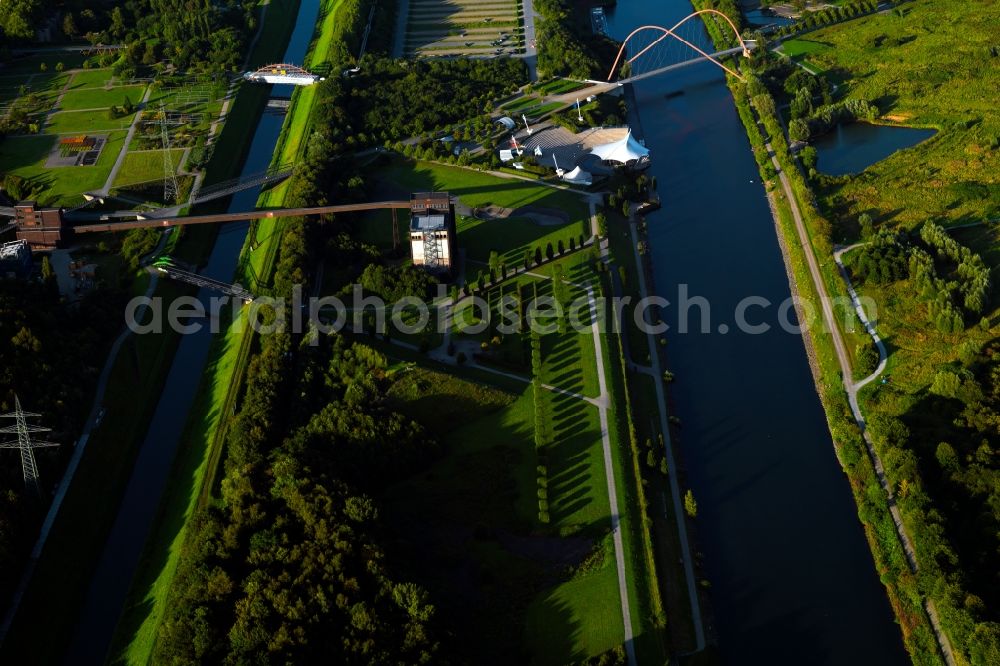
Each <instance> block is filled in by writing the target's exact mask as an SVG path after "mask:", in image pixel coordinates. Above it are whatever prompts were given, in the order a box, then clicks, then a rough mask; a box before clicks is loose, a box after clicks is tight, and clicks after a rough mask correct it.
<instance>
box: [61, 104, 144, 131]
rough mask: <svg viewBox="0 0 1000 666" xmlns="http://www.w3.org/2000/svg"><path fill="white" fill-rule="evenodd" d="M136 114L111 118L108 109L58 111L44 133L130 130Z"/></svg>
mask: <svg viewBox="0 0 1000 666" xmlns="http://www.w3.org/2000/svg"><path fill="white" fill-rule="evenodd" d="M134 116H135V114H134V113H133V114H130V115H127V116H122V117H121V118H109V117H108V111H107V109H102V110H100V111H57V112H56V113H54V114H52V116H51V117H50V118H49V122H48V124H46V125H45V128H44V131H45V133H47V134H88V133H91V134H92V133H95V132H107V131H114V130H126V131H127V130H128V127H129V125H131V124H132V118H133V117H134Z"/></svg>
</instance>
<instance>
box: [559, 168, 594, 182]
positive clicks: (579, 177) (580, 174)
mask: <svg viewBox="0 0 1000 666" xmlns="http://www.w3.org/2000/svg"><path fill="white" fill-rule="evenodd" d="M562 179H563V180H564V181H566V182H567V183H573V184H575V185H591V184H593V182H594V178H593V176H591V175H590V172H589V171H584V170H583V169H581V168H580V167H576V168H575V169H573V170H572V171H568V172H566V173H564V174H563V175H562Z"/></svg>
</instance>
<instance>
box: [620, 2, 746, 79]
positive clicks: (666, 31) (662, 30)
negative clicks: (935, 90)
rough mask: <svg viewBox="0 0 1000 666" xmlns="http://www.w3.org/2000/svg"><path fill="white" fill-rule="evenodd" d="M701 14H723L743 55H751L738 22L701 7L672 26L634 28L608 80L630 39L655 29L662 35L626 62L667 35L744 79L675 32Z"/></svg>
mask: <svg viewBox="0 0 1000 666" xmlns="http://www.w3.org/2000/svg"><path fill="white" fill-rule="evenodd" d="M701 14H715V15H716V16H721V17H722V18H723V19H724V20H725V22H726V23H727V24H729V27H730V28H732V29H733V34H734V35H735V36H736V39H737V40H738V41H739V43H740V47H741V48H742V49H743V56H744V57H749V56H750V47H749V46H747V43H746V42H745V41H744V40H743V36H742V35H740V31H739V29H738V28H737V27H736V24H735V23H733V21H732V19H730V18H729V17H728V16H726V15H725V14H723V13H722V12H720V11H719V10H717V9H700V10H698V11H696V12H694V13H693V14H689V15H687V16H685V17H684V18H682V19H681V20H680V21H678V22H677V23H676V24H675V25H674V26H673V27H671V28H664V27H662V26H658V25H644V26H640V27H638V28H636V29H635V30H633V31H632V32H630V33H629V36H628V37H626V38H625V41H623V42H622V45H621V48H619V49H618V55H617V56H615V62H614V64H613V65H612V66H611V71H610V72H608V81H610V80H611V79H612V77H614V75H615V72H616V71H617V70H618V66H619V64H620V63H621V59H622V56H623V55H625V49H626V48H627V47H628V43H629V40H631V39H632V38H633V37H635V36H636V35H638V34H639V33H641V32H644V31H654V32H659V33H661V34H660V36H659V37H658V38H657V39H655V40H653V42H652V43H650V44H648V45H647V46H646V47H645V48H644V49H642V50H641V51H639V52H638V53H636V54H635V55H634V56H632V57H631V58H629V59H628V60H626V61H625V62H627V63H631V62H633V61H635V60H636V59H637V58H639V57H640V56H641V55H643V54H644V53H646V52H647V51H649V50H650V49H651V48H653V47H654V46H656V45H657V44H659V43H660V42H662V41H663V40H664V39H666V38H667V37H672V38H674V39H676V40H677V41H679V42H681V43H682V44H685V45H687V46H688V47H690V48H691V49H693V50H694V51H696V52H697V53H698V55H699V56H701V57H702V58H704V59H705V60H708V61H709V62H711V63H714V64H715V65H716V66H718V67H721V68H722V69H724V70H725V71H727V72H729V73H730V74H732V75H733V76H735V77H736V78H738V79H740V80H742V79H743V76H742V75H741V74H740V73H739V72H737V71H735V70H733V69H732V68H731V67H728V66H726V65H724V64H722V63H721V62H719V61H718V60H716V59H715V58H713V57H712V56H711V55H709V54H708V53H706V52H705V50H704V49H702V48H700V47H699V46H697V45H696V44H692V43H691V42H690V41H688V40H686V39H684V38H683V37H681V36H680V35H678V34H677V33H676V32H674V31H675V30H677V28H679V27H681V26H682V25H684V24H685V23H687V22H688V21H690V20H691V19H693V18H695V17H696V16H700V15H701Z"/></svg>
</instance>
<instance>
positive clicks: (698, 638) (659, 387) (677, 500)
mask: <svg viewBox="0 0 1000 666" xmlns="http://www.w3.org/2000/svg"><path fill="white" fill-rule="evenodd" d="M629 231H630V233H631V235H632V251H633V252H634V253H635V265H636V267H637V268H638V271H637V273H638V275H639V298H641V299H645V298H648V296H649V291H648V289H647V287H646V271H645V268H644V264H643V261H642V257H641V256H640V255H639V236H638V233H637V232H636V225H635V224H632V223H629ZM646 315H647V316H648V312H647V313H646ZM624 335H625V332H624V330H623V331H622V336H623V337H624ZM646 341H647V344H648V345H649V359H650V362H651V364H652V374H653V386H654V387H655V388H656V404H657V410H656V411H657V412H659V417H660V432H661V433H663V448H664V455H665V456H666V459H667V479H668V480H669V481H670V498H671V501H672V502H673V504H674V520H675V521H676V522H677V535H678V538H679V540H680V547H681V552H682V553H684V577H685V579H686V580H687V592H688V600H689V601H690V603H691V623H692V625H693V626H694V637H695V649H694V652H701V651H702V650H704V649H705V626H704V623H703V622H702V618H701V600H700V598H699V597H698V585H697V583H696V581H695V575H694V563H693V560H694V558H693V557H691V545H690V543H689V542H688V533H687V516H686V515H685V514H684V503H683V502H682V501H681V489H680V480H679V479H678V478H677V465H676V463H675V459H674V445H673V440H672V438H671V437H670V424H669V423H668V421H667V397H666V392H665V391H664V390H663V368H662V367H661V365H660V354H659V353H658V352H657V350H658V349H659V345H658V344H657V342H656V338H655V336H654V335H653V332H652V327H649V326H647V330H646Z"/></svg>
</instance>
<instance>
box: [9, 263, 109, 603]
mask: <svg viewBox="0 0 1000 666" xmlns="http://www.w3.org/2000/svg"><path fill="white" fill-rule="evenodd" d="M123 307H124V299H123V298H122V297H121V294H118V293H117V292H114V291H104V292H103V293H101V294H100V295H98V294H91V295H90V296H88V297H85V298H84V299H83V301H82V303H81V304H80V307H72V308H71V307H68V306H66V305H65V304H63V303H61V302H60V300H59V294H58V291H57V290H56V287H55V285H54V284H52V282H51V281H47V282H45V283H41V284H40V283H37V282H23V281H20V280H17V281H15V280H0V341H2V344H0V411H2V412H3V413H8V412H12V411H14V395H15V393H16V394H17V396H18V398H20V400H21V405H22V407H23V408H24V409H25V410H26V411H31V412H37V413H39V414H41V417H39V418H35V419H31V422H32V423H35V424H37V425H42V426H45V427H48V428H51V429H52V432H51V433H40V434H39V435H38V439H46V440H48V441H52V442H58V443H59V444H61V446H60V447H59V449H41V450H38V451H37V452H36V458H37V460H38V464H39V470H40V474H41V480H42V489H43V493H45V496H44V497H43V498H41V499H36V498H34V497H32V496H31V495H30V494H26V493H25V488H24V481H23V477H22V472H21V461H20V458H19V456H18V453H17V451H0V600H2V601H0V603H5V602H6V599H7V598H8V595H9V594H10V593H11V591H12V590H13V586H14V585H16V583H17V578H18V576H19V575H20V571H21V566H20V565H21V564H22V562H23V559H24V557H25V556H26V555H27V551H28V550H29V549H30V548H31V544H32V542H33V540H34V539H35V536H36V535H37V532H38V526H39V524H40V521H41V517H42V514H43V513H44V511H45V509H46V508H47V506H48V491H49V490H50V489H52V488H53V487H54V486H55V484H56V483H57V482H58V480H59V474H60V473H61V471H62V465H63V463H65V461H66V460H67V459H68V458H69V456H70V455H71V453H72V448H73V447H72V444H73V442H74V440H75V439H76V437H77V436H78V435H79V432H80V428H81V426H82V424H83V421H84V419H86V417H87V413H88V412H89V410H90V406H91V404H92V399H93V389H94V385H95V384H96V382H97V375H98V373H99V372H100V366H99V365H96V364H95V363H100V360H101V359H103V358H104V354H105V350H106V347H107V344H108V343H109V340H110V338H111V336H112V335H114V333H115V332H117V331H118V330H119V329H120V328H121V325H122V319H121V312H122V308H123ZM4 420H5V421H7V419H4ZM2 425H3V426H9V425H13V420H10V421H9V422H7V423H3V424H2ZM11 439H16V436H15V435H4V436H3V439H2V440H0V441H8V440H11Z"/></svg>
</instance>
